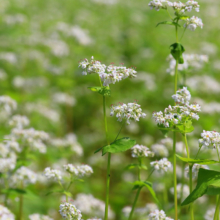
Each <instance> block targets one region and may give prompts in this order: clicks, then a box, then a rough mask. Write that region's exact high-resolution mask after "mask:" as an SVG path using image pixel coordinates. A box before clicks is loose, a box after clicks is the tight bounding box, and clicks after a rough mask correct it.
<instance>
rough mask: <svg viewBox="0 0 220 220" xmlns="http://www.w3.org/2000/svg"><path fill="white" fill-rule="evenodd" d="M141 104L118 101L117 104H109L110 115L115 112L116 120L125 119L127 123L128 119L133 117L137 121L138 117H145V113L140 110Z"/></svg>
mask: <svg viewBox="0 0 220 220" xmlns="http://www.w3.org/2000/svg"><path fill="white" fill-rule="evenodd" d="M140 107H141V106H140V105H138V104H137V103H135V102H134V103H128V104H124V103H119V104H118V105H112V106H111V112H110V116H113V115H114V114H116V117H117V118H118V121H120V122H121V121H122V120H123V119H125V120H126V123H127V124H130V120H131V119H134V120H135V121H139V119H140V118H144V117H146V114H145V113H143V112H142V109H141V108H140Z"/></svg>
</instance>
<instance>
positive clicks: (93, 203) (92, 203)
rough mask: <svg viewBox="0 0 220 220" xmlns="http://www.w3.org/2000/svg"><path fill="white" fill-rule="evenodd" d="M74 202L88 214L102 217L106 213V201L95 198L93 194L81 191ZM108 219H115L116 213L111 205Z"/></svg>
mask: <svg viewBox="0 0 220 220" xmlns="http://www.w3.org/2000/svg"><path fill="white" fill-rule="evenodd" d="M73 204H74V205H75V206H76V207H78V209H80V210H81V212H82V213H83V214H85V215H87V216H96V217H98V218H102V217H103V215H104V213H105V203H104V202H103V201H101V200H99V199H96V198H94V196H93V195H91V194H84V193H79V194H77V196H76V198H75V199H74V201H73ZM108 219H114V213H113V211H112V210H111V208H110V207H109V213H108Z"/></svg>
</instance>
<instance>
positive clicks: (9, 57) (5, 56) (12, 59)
mask: <svg viewBox="0 0 220 220" xmlns="http://www.w3.org/2000/svg"><path fill="white" fill-rule="evenodd" d="M0 60H5V61H7V62H9V63H11V64H16V63H17V62H18V58H17V56H16V54H14V53H12V52H2V53H0Z"/></svg>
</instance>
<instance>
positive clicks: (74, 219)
mask: <svg viewBox="0 0 220 220" xmlns="http://www.w3.org/2000/svg"><path fill="white" fill-rule="evenodd" d="M59 212H60V215H61V216H62V218H63V219H66V220H81V218H82V214H81V211H80V210H79V209H77V208H76V206H75V205H72V204H70V203H68V202H65V203H62V204H60V210H59Z"/></svg>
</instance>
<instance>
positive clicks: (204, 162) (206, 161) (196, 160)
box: [176, 154, 219, 165]
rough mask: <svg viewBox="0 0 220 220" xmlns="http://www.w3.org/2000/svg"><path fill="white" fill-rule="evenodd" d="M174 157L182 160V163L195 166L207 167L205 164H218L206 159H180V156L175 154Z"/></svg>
mask: <svg viewBox="0 0 220 220" xmlns="http://www.w3.org/2000/svg"><path fill="white" fill-rule="evenodd" d="M176 156H177V157H178V158H179V159H180V160H182V161H183V162H186V163H191V164H194V163H197V164H202V165H207V164H216V163H219V161H216V160H207V159H192V158H189V159H188V158H185V157H181V156H180V155H178V154H176Z"/></svg>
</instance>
